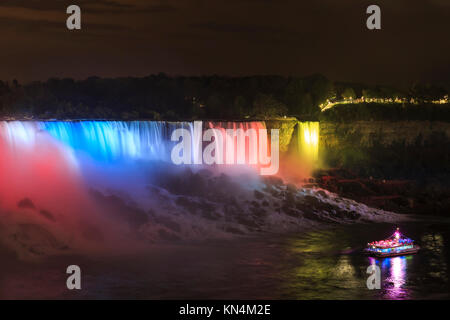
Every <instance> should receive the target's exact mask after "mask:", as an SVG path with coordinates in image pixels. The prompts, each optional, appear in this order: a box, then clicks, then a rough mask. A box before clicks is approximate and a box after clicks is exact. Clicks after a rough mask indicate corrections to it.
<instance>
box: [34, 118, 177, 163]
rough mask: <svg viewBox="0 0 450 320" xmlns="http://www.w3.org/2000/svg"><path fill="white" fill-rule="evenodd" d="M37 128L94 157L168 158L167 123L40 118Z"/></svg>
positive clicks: (121, 158) (96, 158)
mask: <svg viewBox="0 0 450 320" xmlns="http://www.w3.org/2000/svg"><path fill="white" fill-rule="evenodd" d="M39 125H40V128H41V129H42V130H44V131H46V132H48V133H49V134H50V135H51V136H52V137H53V138H55V139H57V140H58V141H60V142H62V143H63V144H64V145H66V146H69V147H70V148H72V149H73V150H75V151H76V152H80V151H81V152H84V153H86V154H88V155H89V156H91V157H92V158H93V159H95V160H99V161H117V160H128V159H145V160H167V157H168V155H170V153H169V152H170V146H171V142H170V136H168V134H169V132H170V130H168V128H167V126H170V124H167V123H164V122H147V121H133V122H121V121H80V122H64V121H55V122H40V123H39Z"/></svg>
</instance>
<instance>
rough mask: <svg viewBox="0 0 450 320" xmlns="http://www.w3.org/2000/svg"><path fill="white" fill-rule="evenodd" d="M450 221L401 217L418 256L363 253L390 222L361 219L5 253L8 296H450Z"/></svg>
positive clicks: (4, 294) (2, 282)
mask: <svg viewBox="0 0 450 320" xmlns="http://www.w3.org/2000/svg"><path fill="white" fill-rule="evenodd" d="M449 226H450V222H449V221H448V220H447V221H444V220H443V219H426V220H424V219H423V218H421V220H418V221H411V222H407V223H401V225H400V228H401V231H402V232H403V233H404V234H406V235H407V236H409V237H411V238H413V239H415V240H416V241H417V242H418V243H419V244H420V245H421V247H422V250H421V251H420V252H419V253H418V254H417V255H411V256H405V257H394V258H386V259H378V260H375V261H373V260H372V259H371V258H368V257H366V256H363V255H361V254H360V250H361V249H362V248H363V247H364V244H365V243H367V242H368V241H372V240H379V239H382V238H384V237H387V236H389V235H390V234H391V233H392V230H393V229H394V227H395V226H394V225H392V224H385V223H381V224H358V225H351V226H336V227H331V228H327V229H322V230H312V231H310V232H306V233H303V234H291V235H284V236H279V235H267V234H265V235H264V236H252V237H243V238H239V239H233V240H228V241H223V240H221V241H209V242H206V243H205V242H202V243H189V244H188V243H185V242H184V243H183V244H178V245H155V246H152V247H150V248H149V249H148V250H147V252H145V253H140V254H130V255H123V254H121V255H117V256H114V255H107V256H96V257H89V258H88V257H86V256H83V257H80V256H59V257H53V258H47V259H46V260H44V261H39V262H27V263H25V262H19V261H18V260H16V259H14V258H13V257H12V256H11V254H10V253H8V252H7V251H5V250H3V251H0V254H1V256H2V259H1V260H2V265H1V269H0V270H1V277H0V298H2V299H15V298H25V299H49V298H57V299H60V298H61V299H105V298H107V299H449V298H450V284H449V274H450V271H449V264H450V228H449ZM373 262H375V263H376V264H377V265H379V266H380V268H381V273H382V275H381V289H380V290H377V289H375V290H369V289H368V288H367V286H366V281H367V277H368V276H369V275H368V274H366V270H367V267H368V266H369V265H370V264H371V263H373ZM71 264H77V265H79V266H80V267H81V270H82V289H81V290H80V291H69V290H67V289H66V278H67V275H66V273H65V270H66V267H67V266H68V265H71Z"/></svg>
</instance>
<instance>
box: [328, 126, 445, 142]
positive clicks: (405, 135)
mask: <svg viewBox="0 0 450 320" xmlns="http://www.w3.org/2000/svg"><path fill="white" fill-rule="evenodd" d="M435 135H443V136H446V137H447V138H449V137H450V123H448V122H430V121H398V122H391V121H357V122H350V123H334V122H321V123H320V147H321V148H325V149H326V148H340V147H342V146H343V144H344V145H345V144H348V143H353V144H354V146H355V147H356V146H359V147H373V146H377V145H382V146H391V145H393V144H399V143H401V144H404V145H423V144H424V143H426V141H428V140H430V138H432V137H433V136H435Z"/></svg>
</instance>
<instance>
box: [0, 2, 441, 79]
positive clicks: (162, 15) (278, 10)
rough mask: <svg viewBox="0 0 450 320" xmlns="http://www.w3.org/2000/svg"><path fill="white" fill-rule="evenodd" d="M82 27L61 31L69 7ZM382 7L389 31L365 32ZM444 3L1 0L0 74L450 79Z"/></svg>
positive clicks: (29, 76)
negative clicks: (375, 8) (372, 10)
mask: <svg viewBox="0 0 450 320" xmlns="http://www.w3.org/2000/svg"><path fill="white" fill-rule="evenodd" d="M70 4H77V5H79V6H80V7H81V9H82V30H81V31H69V30H67V29H66V18H67V16H68V15H67V14H66V8H67V6H68V5H70ZM370 4H378V5H379V6H380V7H381V10H382V30H378V31H370V30H368V29H367V28H366V18H367V15H366V13H365V12H366V8H367V6H368V5H370ZM449 31H450V1H449V0H378V1H365V0H340V1H337V0H314V1H300V0H292V1H290V0H227V1H224V0H205V1H203V0H169V1H159V0H71V1H65V0H62V1H58V0H2V1H1V2H0V38H1V46H0V79H2V80H9V81H10V80H12V79H18V80H19V81H21V82H28V81H31V80H46V79H47V78H49V77H60V78H62V77H72V78H76V79H83V78H86V77H89V76H93V75H96V76H101V77H118V76H145V75H148V74H152V73H158V72H165V73H167V74H170V75H208V74H220V75H230V76H241V75H255V74H280V75H296V76H303V75H308V74H312V73H322V74H324V75H326V76H327V77H329V78H330V79H333V80H342V81H353V82H356V81H361V82H368V83H386V84H392V83H397V84H406V83H411V82H414V81H425V82H438V81H445V82H449V81H450V40H449V39H450V37H449Z"/></svg>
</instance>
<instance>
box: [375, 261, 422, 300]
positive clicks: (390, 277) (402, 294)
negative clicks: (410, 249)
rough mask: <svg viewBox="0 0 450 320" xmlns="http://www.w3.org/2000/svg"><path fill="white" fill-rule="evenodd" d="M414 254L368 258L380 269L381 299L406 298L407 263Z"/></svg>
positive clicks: (407, 295)
mask: <svg viewBox="0 0 450 320" xmlns="http://www.w3.org/2000/svg"><path fill="white" fill-rule="evenodd" d="M413 259H414V256H400V257H392V258H384V259H374V258H369V261H370V264H376V265H378V266H379V267H380V269H381V281H382V284H381V288H382V298H383V299H393V300H396V299H408V298H410V296H409V291H408V289H407V288H406V283H407V278H408V272H407V271H408V264H410V263H411V262H412V260H413Z"/></svg>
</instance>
